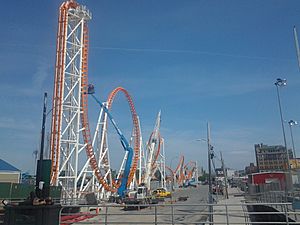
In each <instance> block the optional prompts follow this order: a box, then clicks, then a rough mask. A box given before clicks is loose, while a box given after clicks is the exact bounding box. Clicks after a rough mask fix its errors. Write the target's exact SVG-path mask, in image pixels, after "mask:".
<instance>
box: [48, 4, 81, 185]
mask: <svg viewBox="0 0 300 225" xmlns="http://www.w3.org/2000/svg"><path fill="white" fill-rule="evenodd" d="M77 6H78V4H77V3H76V2H74V1H67V2H64V3H63V4H62V5H61V6H60V8H59V18H58V31H57V41H56V62H55V78H54V90H53V103H52V109H53V110H52V124H51V161H52V166H51V183H52V184H56V181H57V176H58V173H59V157H60V135H61V123H62V121H61V119H62V101H63V92H64V88H63V87H64V79H65V77H64V66H65V63H66V62H65V60H66V59H65V54H66V35H67V29H68V15H67V14H68V10H69V9H75V8H76V7H77Z"/></svg>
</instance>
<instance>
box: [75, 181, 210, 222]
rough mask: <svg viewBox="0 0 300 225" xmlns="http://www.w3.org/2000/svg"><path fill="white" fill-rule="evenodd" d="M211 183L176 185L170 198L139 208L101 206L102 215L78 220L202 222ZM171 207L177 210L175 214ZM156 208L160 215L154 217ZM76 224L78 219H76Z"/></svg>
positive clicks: (100, 213) (204, 218) (204, 217)
mask: <svg viewBox="0 0 300 225" xmlns="http://www.w3.org/2000/svg"><path fill="white" fill-rule="evenodd" d="M207 193H208V186H203V185H200V186H199V187H197V188H193V187H189V188H183V189H176V190H175V191H174V192H173V193H172V198H171V199H168V198H167V199H165V202H161V203H159V204H158V205H153V206H151V207H147V208H142V209H140V210H138V209H135V210H124V208H123V207H120V206H119V205H118V206H116V205H114V206H112V207H108V208H107V214H108V215H107V217H106V215H105V214H106V207H102V210H101V211H100V212H99V216H95V217H93V218H91V219H88V220H85V221H82V222H80V223H76V225H79V224H109V225H110V224H124V225H129V224H130V225H131V224H155V221H156V222H157V224H172V221H173V222H174V223H173V224H195V225H196V224H197V225H199V224H203V223H204V222H205V220H206V217H207V215H206V211H207V208H206V207H205V206H202V205H199V204H205V203H207ZM180 197H182V198H185V197H187V200H186V201H179V198H180ZM172 211H173V212H174V213H173V215H174V216H172ZM155 212H157V217H155ZM105 221H106V223H105ZM74 225H75V223H74Z"/></svg>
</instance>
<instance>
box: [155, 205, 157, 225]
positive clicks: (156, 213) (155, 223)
mask: <svg viewBox="0 0 300 225" xmlns="http://www.w3.org/2000/svg"><path fill="white" fill-rule="evenodd" d="M154 214H155V217H154V224H155V225H157V206H155V208H154Z"/></svg>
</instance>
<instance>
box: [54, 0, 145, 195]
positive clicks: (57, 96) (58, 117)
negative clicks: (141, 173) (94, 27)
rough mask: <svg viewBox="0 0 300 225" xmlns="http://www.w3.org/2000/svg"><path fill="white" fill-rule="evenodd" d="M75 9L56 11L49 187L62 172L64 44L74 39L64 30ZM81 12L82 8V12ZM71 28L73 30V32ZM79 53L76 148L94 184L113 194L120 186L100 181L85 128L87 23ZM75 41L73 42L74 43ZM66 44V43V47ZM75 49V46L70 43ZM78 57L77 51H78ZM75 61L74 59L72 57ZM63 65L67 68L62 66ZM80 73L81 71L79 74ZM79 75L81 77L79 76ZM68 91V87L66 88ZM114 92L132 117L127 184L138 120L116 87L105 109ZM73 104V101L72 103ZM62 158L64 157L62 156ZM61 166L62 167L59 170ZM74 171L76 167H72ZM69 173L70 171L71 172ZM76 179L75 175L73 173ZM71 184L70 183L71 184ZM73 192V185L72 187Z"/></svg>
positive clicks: (134, 164)
mask: <svg viewBox="0 0 300 225" xmlns="http://www.w3.org/2000/svg"><path fill="white" fill-rule="evenodd" d="M78 7H81V6H80V5H79V4H78V3H76V2H75V1H74V0H70V1H66V2H64V3H63V4H62V5H61V6H60V8H59V18H58V31H57V43H56V46H57V47H56V63H55V78H54V90H53V105H52V108H53V111H52V124H51V142H50V143H51V160H52V165H51V184H52V185H58V183H59V182H58V180H59V176H60V172H61V171H62V169H61V168H60V166H61V167H63V166H65V163H64V162H60V161H61V158H62V153H61V149H62V146H61V141H62V134H63V133H62V123H63V120H67V119H66V118H64V115H63V102H64V100H65V98H67V97H69V96H67V97H66V96H64V91H66V89H65V87H64V86H65V79H66V78H65V70H66V68H70V67H69V65H70V64H71V63H73V62H74V61H72V60H73V58H70V56H69V55H68V52H67V44H68V43H67V40H68V38H69V37H70V36H71V35H74V33H70V34H68V31H69V29H70V27H68V25H69V24H68V22H69V21H68V20H69V18H68V15H69V14H68V13H70V10H73V9H74V11H75V10H77V8H78ZM83 9H84V10H85V8H83ZM76 28H77V27H75V28H74V29H76ZM82 38H83V39H82V40H83V41H82V49H81V50H82V51H81V64H80V66H81V68H79V67H78V68H76V71H75V72H76V73H78V75H81V78H80V79H79V80H80V82H79V85H80V86H79V89H80V94H79V95H80V97H79V98H78V100H79V101H76V103H77V102H78V103H79V102H80V108H79V109H80V123H81V127H80V128H79V130H78V132H82V136H83V145H82V147H81V146H79V148H82V149H85V151H86V155H87V157H88V162H89V165H90V167H91V169H92V171H93V173H94V175H95V177H96V178H97V180H98V182H99V183H100V184H101V185H102V186H103V187H104V189H105V190H107V191H111V192H116V191H117V188H118V187H119V186H120V182H118V181H115V182H112V185H110V184H108V183H107V181H106V180H105V179H104V177H103V176H102V174H101V171H100V169H99V167H98V162H97V159H96V155H95V152H94V150H93V146H92V138H91V132H90V127H89V120H88V47H89V43H88V39H89V38H88V27H87V23H86V22H83V28H82ZM76 41H77V40H76ZM69 44H70V43H69ZM73 44H74V45H76V43H73ZM76 48H78V45H76ZM78 53H80V51H79V50H78ZM67 57H69V58H68V60H69V62H67V61H66V58H67ZM74 58H75V56H74ZM66 64H67V65H66ZM80 69H81V71H80ZM80 72H81V74H79V73H80ZM67 88H68V87H67ZM67 91H69V92H71V91H72V89H68V90H67ZM118 92H122V93H123V94H124V95H125V97H126V98H127V101H128V104H129V107H130V111H131V115H132V121H133V127H134V129H133V136H134V147H133V150H134V156H133V160H132V166H131V168H130V173H129V177H128V183H127V184H129V183H131V182H132V180H133V177H134V175H135V172H136V170H137V164H138V160H139V149H140V128H139V123H138V117H137V114H136V111H135V107H134V104H133V101H132V98H131V96H130V95H129V93H128V92H127V91H126V90H125V89H124V88H122V87H118V88H116V89H114V90H113V91H112V92H111V93H110V95H109V97H108V100H107V103H108V104H107V107H108V109H110V108H111V107H112V103H113V101H114V98H115V96H116V95H117V93H118ZM72 100H77V99H72ZM67 122H70V121H69V120H68V121H67ZM64 157H66V156H64ZM68 159H69V158H67V160H68ZM62 165H63V166H62ZM75 167H77V164H76V165H75ZM71 169H73V168H71ZM74 171H77V168H75V170H74ZM75 176H76V173H75ZM72 182H73V181H72ZM77 182H78V177H77V178H75V180H74V183H77ZM75 188H76V185H75ZM75 192H76V190H74V189H73V193H75Z"/></svg>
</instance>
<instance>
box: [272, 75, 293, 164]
mask: <svg viewBox="0 0 300 225" xmlns="http://www.w3.org/2000/svg"><path fill="white" fill-rule="evenodd" d="M274 84H275V86H276V90H277V99H278V106H279V112H280V120H281V127H282V134H283V141H284V147H285V150H286V160H287V166H288V170H290V160H289V159H290V157H289V153H288V150H287V145H286V138H285V130H284V124H283V116H282V109H281V101H280V95H279V87H284V86H286V85H287V81H286V79H281V78H277V80H276V82H275V83H274Z"/></svg>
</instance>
